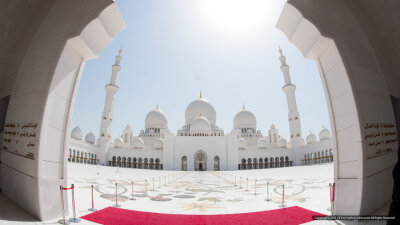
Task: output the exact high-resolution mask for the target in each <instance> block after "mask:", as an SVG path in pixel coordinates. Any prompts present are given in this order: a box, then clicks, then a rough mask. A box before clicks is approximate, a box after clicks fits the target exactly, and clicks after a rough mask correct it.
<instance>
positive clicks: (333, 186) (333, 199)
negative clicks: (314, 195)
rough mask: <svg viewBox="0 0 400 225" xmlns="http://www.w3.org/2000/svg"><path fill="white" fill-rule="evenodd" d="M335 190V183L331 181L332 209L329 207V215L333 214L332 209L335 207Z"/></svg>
mask: <svg viewBox="0 0 400 225" xmlns="http://www.w3.org/2000/svg"><path fill="white" fill-rule="evenodd" d="M335 191H336V184H335V183H333V184H332V209H331V215H332V216H333V210H334V207H335V204H334V203H335Z"/></svg>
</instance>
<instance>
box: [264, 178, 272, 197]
mask: <svg viewBox="0 0 400 225" xmlns="http://www.w3.org/2000/svg"><path fill="white" fill-rule="evenodd" d="M270 200H271V199H270V198H269V182H267V196H266V198H265V201H270Z"/></svg>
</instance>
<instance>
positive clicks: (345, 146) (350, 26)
mask: <svg viewBox="0 0 400 225" xmlns="http://www.w3.org/2000/svg"><path fill="white" fill-rule="evenodd" d="M334 4H335V6H334V7H333V5H332V4H331V3H329V2H327V1H296V0H288V2H287V3H286V4H285V6H284V8H283V10H282V12H281V15H280V17H279V19H278V21H277V24H276V27H277V28H278V29H280V30H281V31H282V32H283V33H284V34H285V35H286V36H287V38H288V39H289V40H290V41H291V42H292V43H293V44H294V45H295V46H296V47H297V48H298V49H299V50H300V51H301V52H302V54H303V55H304V57H306V58H308V59H312V60H315V62H316V63H317V66H318V69H319V72H320V76H321V80H322V84H323V87H324V91H325V96H326V98H327V103H328V110H329V115H330V120H331V128H332V137H333V140H334V143H333V151H334V154H333V155H334V180H335V183H336V197H335V201H334V212H333V213H334V214H335V215H369V214H372V213H374V212H375V211H377V210H378V209H379V208H380V207H382V206H383V205H384V204H386V203H387V202H388V201H389V200H390V199H391V193H392V188H393V181H392V177H391V171H392V168H393V166H394V164H395V163H396V161H397V160H396V158H397V157H396V155H395V153H396V150H397V146H398V141H397V134H396V120H395V115H394V109H393V106H392V101H391V95H394V96H396V97H397V98H400V93H398V92H397V91H394V90H399V89H400V87H399V85H398V84H397V83H396V85H395V87H393V88H392V90H391V89H390V88H389V86H387V85H388V84H391V83H392V79H393V78H394V77H393V75H391V74H392V73H391V72H388V71H390V69H388V68H384V67H389V66H391V65H388V62H386V60H385V59H387V58H388V56H386V55H384V54H382V53H381V52H383V50H382V48H383V47H382V45H381V44H383V43H380V42H382V41H381V40H382V39H381V38H380V37H379V36H378V35H379V34H377V32H373V31H372V32H370V31H371V30H370V29H372V30H373V27H372V25H371V23H370V22H369V21H370V20H369V19H370V18H367V17H366V14H365V12H364V11H362V10H360V7H359V6H358V5H357V4H360V2H358V3H355V2H353V1H342V2H340V3H339V4H338V2H335V3H334ZM363 6H364V7H370V8H371V7H372V5H369V6H368V3H365V5H363ZM333 8H334V9H333ZM372 8H374V7H372ZM339 15H340V16H339ZM360 39H361V40H360ZM378 54H380V57H378ZM384 71H385V72H384ZM392 71H393V68H392ZM396 79H398V78H396ZM397 116H398V115H397ZM374 129H376V130H374ZM382 132H383V133H384V132H390V133H391V134H392V135H389V136H390V137H389V136H388V137H385V140H386V141H385V144H382V146H380V147H376V146H374V145H372V144H370V143H375V142H374V141H379V140H375V139H373V138H371V134H375V133H382ZM379 142H380V141H379ZM380 143H381V142H380ZM382 143H383V142H382ZM382 149H384V150H382ZM271 160H272V158H271Z"/></svg>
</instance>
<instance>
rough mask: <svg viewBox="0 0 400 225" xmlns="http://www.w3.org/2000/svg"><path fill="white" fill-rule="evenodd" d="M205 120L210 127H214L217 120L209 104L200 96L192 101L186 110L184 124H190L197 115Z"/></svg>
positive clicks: (212, 107)
mask: <svg viewBox="0 0 400 225" xmlns="http://www.w3.org/2000/svg"><path fill="white" fill-rule="evenodd" d="M200 113H201V114H202V115H203V116H204V117H206V118H207V120H208V121H210V123H211V124H212V125H215V123H216V120H217V113H216V112H215V109H214V106H212V105H211V103H210V102H209V101H208V100H207V99H204V98H202V97H201V96H200V98H198V99H196V100H194V101H192V102H191V103H190V104H189V105H188V106H187V108H186V111H185V120H186V124H188V123H190V122H191V121H192V120H193V119H194V118H196V117H197V116H198V115H199V114H200Z"/></svg>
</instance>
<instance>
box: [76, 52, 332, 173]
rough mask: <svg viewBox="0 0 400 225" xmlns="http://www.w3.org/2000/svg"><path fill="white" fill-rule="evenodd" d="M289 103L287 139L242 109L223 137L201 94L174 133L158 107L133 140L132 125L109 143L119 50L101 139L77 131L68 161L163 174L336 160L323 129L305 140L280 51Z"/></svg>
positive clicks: (329, 139) (286, 67) (284, 165)
mask: <svg viewBox="0 0 400 225" xmlns="http://www.w3.org/2000/svg"><path fill="white" fill-rule="evenodd" d="M279 52H280V57H279V60H280V61H281V67H280V68H281V71H282V73H283V77H284V81H285V84H284V86H283V87H282V90H283V91H284V93H285V94H286V97H287V102H288V111H289V113H288V120H289V128H290V138H289V140H287V139H285V138H284V137H283V136H281V135H280V134H279V130H278V129H277V128H276V127H275V126H274V125H273V124H272V125H271V126H270V128H269V130H268V134H266V135H264V134H262V132H261V131H260V130H258V129H257V119H256V116H255V115H254V114H253V113H252V112H251V111H250V110H249V109H246V108H245V106H244V105H243V109H242V110H240V111H239V112H238V113H237V114H236V115H235V117H234V119H233V129H232V130H231V131H230V132H229V133H225V132H224V130H223V129H221V128H220V127H219V126H218V125H217V114H216V111H215V109H214V107H213V105H212V104H211V103H210V101H208V100H207V99H205V98H203V96H202V93H201V92H200V96H199V98H197V99H194V100H193V101H192V102H191V103H190V104H189V105H188V106H187V108H186V111H185V124H184V125H183V126H182V128H181V129H179V130H178V131H177V133H176V134H174V133H173V132H172V131H170V130H169V129H168V119H167V116H166V115H165V113H164V112H163V111H162V110H161V109H159V107H158V105H157V107H155V109H154V110H152V111H150V112H149V113H148V114H147V116H146V118H145V127H144V129H142V130H141V131H140V133H139V134H138V135H137V136H135V135H134V134H133V132H132V129H131V127H130V125H129V124H128V125H126V127H125V129H123V130H122V135H121V136H118V137H117V138H116V139H115V140H114V141H112V139H111V126H112V120H113V101H114V95H115V93H116V92H117V91H118V89H119V87H118V86H117V75H118V72H119V71H120V69H121V66H120V61H121V59H122V57H121V50H120V52H119V55H118V56H116V58H115V64H114V65H113V66H112V75H111V80H110V83H109V84H107V85H106V86H105V89H106V92H107V95H106V100H105V105H104V111H103V113H102V118H101V125H100V132H99V137H98V138H97V140H96V137H95V135H94V133H92V132H89V133H88V134H86V135H85V137H84V138H83V132H82V130H81V129H80V128H79V126H77V127H75V128H74V129H73V130H72V132H71V138H70V139H69V146H68V150H69V157H68V161H70V162H77V163H86V164H101V165H107V166H118V167H127V168H142V169H156V170H160V169H164V170H182V171H186V170H243V169H258V168H274V167H286V166H297V165H307V164H317V163H324V162H331V161H332V160H333V153H332V139H331V136H330V132H329V130H328V129H327V128H325V127H322V129H321V130H320V131H319V134H318V140H317V137H316V135H315V134H313V133H312V132H311V131H310V133H309V134H308V135H307V137H306V140H305V141H304V139H303V135H302V130H301V122H300V115H299V112H298V109H297V104H296V97H295V90H296V86H295V85H294V84H292V82H291V79H290V74H289V66H288V65H287V64H286V57H285V56H284V55H283V54H282V51H281V50H279Z"/></svg>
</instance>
